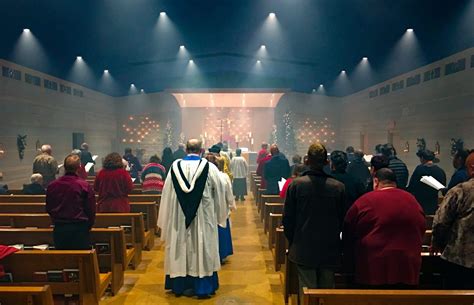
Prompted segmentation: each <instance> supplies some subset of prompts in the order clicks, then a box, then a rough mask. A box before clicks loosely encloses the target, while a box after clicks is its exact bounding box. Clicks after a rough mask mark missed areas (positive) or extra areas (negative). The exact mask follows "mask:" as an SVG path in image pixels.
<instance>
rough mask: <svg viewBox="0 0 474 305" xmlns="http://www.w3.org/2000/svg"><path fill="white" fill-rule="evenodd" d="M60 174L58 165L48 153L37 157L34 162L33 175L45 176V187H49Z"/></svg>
mask: <svg viewBox="0 0 474 305" xmlns="http://www.w3.org/2000/svg"><path fill="white" fill-rule="evenodd" d="M57 172H58V163H57V162H56V160H55V159H54V158H53V157H52V156H51V155H49V154H47V153H42V154H40V155H38V156H36V158H35V160H34V161H33V174H36V173H38V174H41V175H42V176H43V185H44V186H48V185H49V184H50V183H51V181H53V180H54V179H56V173H57Z"/></svg>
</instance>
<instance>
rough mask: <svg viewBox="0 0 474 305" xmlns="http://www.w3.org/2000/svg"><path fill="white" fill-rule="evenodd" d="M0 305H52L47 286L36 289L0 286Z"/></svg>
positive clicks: (51, 296) (49, 288)
mask: <svg viewBox="0 0 474 305" xmlns="http://www.w3.org/2000/svg"><path fill="white" fill-rule="evenodd" d="M0 304H5V305H10V304H12V305H17V304H18V305H20V304H25V305H26V304H28V305H54V301H53V294H52V293H51V287H50V286H49V285H45V286H38V287H24V286H8V287H7V286H0Z"/></svg>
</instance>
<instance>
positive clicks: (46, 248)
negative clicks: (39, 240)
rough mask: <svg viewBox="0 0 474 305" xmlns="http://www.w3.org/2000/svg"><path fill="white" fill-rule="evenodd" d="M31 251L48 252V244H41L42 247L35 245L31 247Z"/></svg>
mask: <svg viewBox="0 0 474 305" xmlns="http://www.w3.org/2000/svg"><path fill="white" fill-rule="evenodd" d="M33 250H42V251H44V250H49V245H48V244H43V245H36V246H33Z"/></svg>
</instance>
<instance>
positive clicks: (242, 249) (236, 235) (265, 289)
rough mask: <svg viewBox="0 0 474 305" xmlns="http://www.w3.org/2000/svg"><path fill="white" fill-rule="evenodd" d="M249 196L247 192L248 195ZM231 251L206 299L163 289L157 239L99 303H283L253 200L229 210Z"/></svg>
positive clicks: (162, 254)
mask: <svg viewBox="0 0 474 305" xmlns="http://www.w3.org/2000/svg"><path fill="white" fill-rule="evenodd" d="M249 197H250V196H249ZM231 221H232V239H233V243H234V255H232V256H230V257H229V258H228V259H227V263H226V264H224V265H223V266H222V270H221V271H220V272H219V282H220V288H219V290H218V291H217V293H216V295H215V296H214V297H212V298H210V299H205V300H198V299H197V298H192V297H185V296H182V297H179V298H178V297H175V296H174V294H172V293H170V292H167V291H165V290H164V278H165V276H164V270H163V260H164V252H163V250H162V247H161V246H160V244H159V239H157V246H155V249H153V250H152V251H143V261H142V263H141V264H140V265H139V266H138V268H137V270H127V271H126V273H125V285H124V286H123V287H122V289H121V290H120V292H119V293H118V294H117V295H116V296H106V297H105V298H104V299H103V300H102V301H101V303H100V304H101V305H128V304H130V305H131V304H140V305H151V304H216V305H236V304H249V305H250V304H258V305H265V304H277V305H278V304H284V302H283V293H282V287H281V284H280V275H279V273H278V272H275V271H274V268H273V258H272V254H271V252H270V251H269V250H268V246H267V242H266V239H267V236H265V235H264V233H263V228H262V225H261V223H260V220H259V219H258V213H257V210H256V208H255V203H254V201H253V200H246V201H245V203H243V202H241V201H240V202H238V209H237V211H236V212H234V213H233V214H232V218H231Z"/></svg>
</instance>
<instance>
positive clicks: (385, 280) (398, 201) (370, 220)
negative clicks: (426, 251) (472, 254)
mask: <svg viewBox="0 0 474 305" xmlns="http://www.w3.org/2000/svg"><path fill="white" fill-rule="evenodd" d="M425 226H426V224H425V215H424V213H423V209H422V207H421V206H420V204H419V203H418V202H417V201H416V199H415V197H414V196H413V195H411V194H410V193H408V192H406V191H404V190H401V189H398V188H391V189H385V190H377V191H373V192H370V193H367V194H365V195H363V196H362V197H360V198H359V199H357V200H356V202H355V203H354V204H353V205H352V206H351V208H350V209H349V211H348V212H347V214H346V217H345V220H344V231H343V241H344V250H345V252H344V257H345V258H348V259H349V260H351V261H352V264H350V265H353V266H354V268H355V269H354V271H355V274H354V275H355V281H356V283H358V284H364V285H391V284H407V285H417V284H418V281H419V275H420V268H421V246H422V243H423V236H424V234H425Z"/></svg>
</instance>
